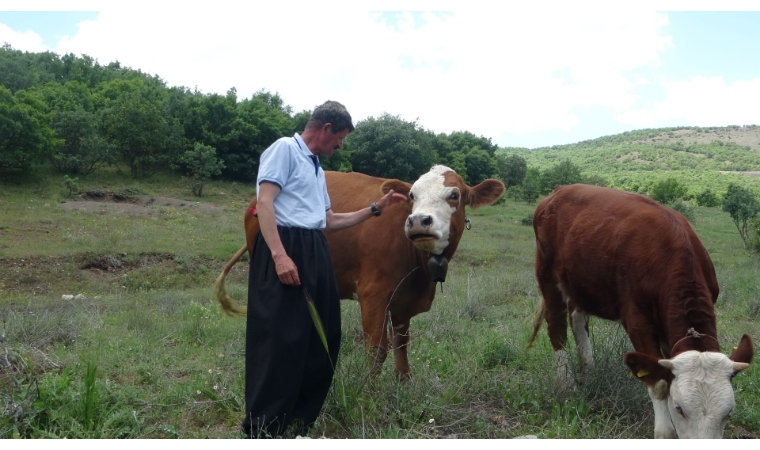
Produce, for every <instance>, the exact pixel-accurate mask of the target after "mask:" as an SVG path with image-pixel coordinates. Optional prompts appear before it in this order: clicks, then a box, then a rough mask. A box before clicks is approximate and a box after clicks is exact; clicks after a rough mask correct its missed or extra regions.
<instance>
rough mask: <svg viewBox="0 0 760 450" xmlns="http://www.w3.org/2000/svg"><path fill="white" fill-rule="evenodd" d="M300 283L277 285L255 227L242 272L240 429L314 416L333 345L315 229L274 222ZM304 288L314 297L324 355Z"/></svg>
mask: <svg viewBox="0 0 760 450" xmlns="http://www.w3.org/2000/svg"><path fill="white" fill-rule="evenodd" d="M278 232H279V235H280V239H281V240H282V244H283V246H284V247H285V251H286V252H287V254H288V256H290V258H291V259H292V260H293V262H294V263H295V265H296V267H297V268H298V277H299V278H300V280H301V285H300V286H288V285H285V284H282V283H281V282H280V280H279V278H278V277H277V272H276V270H275V265H274V261H273V260H272V255H271V252H270V250H269V247H268V246H267V243H266V241H265V240H264V237H263V236H262V235H261V233H260V232H259V234H258V236H257V237H256V243H255V246H254V250H253V255H251V260H250V261H251V262H250V270H249V276H248V318H247V323H246V351H245V410H246V417H245V419H244V420H243V424H242V426H243V432H244V433H245V434H246V435H247V436H248V437H253V438H257V437H268V436H271V437H275V436H278V435H281V434H282V433H284V432H285V430H286V429H287V428H288V427H289V426H290V425H291V424H297V425H298V426H299V427H301V428H300V429H299V430H297V431H296V432H304V431H305V430H306V429H307V428H308V427H309V426H311V425H312V424H313V423H314V421H315V420H316V419H317V416H318V415H319V411H320V410H321V409H322V405H323V403H324V401H325V398H327V393H328V391H329V390H330V384H331V383H332V378H333V373H334V365H335V364H337V363H338V350H339V347H340V333H341V329H340V300H339V298H338V287H337V282H336V279H335V273H334V271H333V266H332V258H331V257H330V250H329V247H328V246H327V240H326V239H325V237H324V235H323V234H322V232H321V231H319V230H307V229H303V228H286V227H278ZM304 290H306V291H307V292H308V293H309V296H310V297H311V299H312V300H313V301H314V304H315V306H316V309H317V312H318V314H319V317H320V320H321V322H322V326H323V328H324V331H325V335H326V338H327V343H328V348H329V349H330V352H329V357H328V353H327V351H326V350H325V347H324V345H323V343H322V340H321V338H320V336H319V334H318V333H317V330H316V327H315V325H314V322H313V319H312V317H311V314H310V312H309V307H308V304H307V301H306V297H305V295H304Z"/></svg>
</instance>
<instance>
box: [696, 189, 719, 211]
mask: <svg viewBox="0 0 760 450" xmlns="http://www.w3.org/2000/svg"><path fill="white" fill-rule="evenodd" d="M696 201H697V205H698V206H707V207H713V206H718V205H720V200H718V194H716V193H715V192H713V191H712V190H710V188H707V189H705V190H704V191H702V192H700V193H699V194H697V196H696Z"/></svg>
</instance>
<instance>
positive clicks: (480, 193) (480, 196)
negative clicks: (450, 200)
mask: <svg viewBox="0 0 760 450" xmlns="http://www.w3.org/2000/svg"><path fill="white" fill-rule="evenodd" d="M506 190H507V189H506V188H505V187H504V183H502V182H501V181H499V180H494V179H490V178H489V179H488V180H484V181H482V182H481V183H480V184H478V185H477V186H473V187H469V186H468V187H467V189H466V190H465V199H464V202H465V204H466V205H468V206H470V207H471V208H477V207H479V206H486V205H490V204H491V203H493V202H495V201H496V200H498V199H499V197H501V195H502V194H503V193H504V191H506Z"/></svg>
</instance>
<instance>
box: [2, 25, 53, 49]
mask: <svg viewBox="0 0 760 450" xmlns="http://www.w3.org/2000/svg"><path fill="white" fill-rule="evenodd" d="M6 42H7V43H9V44H10V45H11V47H13V49H14V50H21V51H25V52H44V51H46V50H48V49H47V48H46V47H45V46H44V45H43V44H42V37H40V35H39V34H37V33H35V32H34V31H24V32H19V31H15V30H12V29H11V28H10V27H9V26H8V25H5V24H2V23H0V44H4V43H6Z"/></svg>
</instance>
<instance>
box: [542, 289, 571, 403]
mask: <svg viewBox="0 0 760 450" xmlns="http://www.w3.org/2000/svg"><path fill="white" fill-rule="evenodd" d="M539 287H540V289H541V294H542V295H543V297H544V318H545V319H546V325H547V328H548V331H549V341H551V344H552V347H553V348H554V362H555V363H556V367H557V383H558V385H559V387H560V389H563V390H566V389H568V388H570V387H572V385H573V377H572V374H571V373H570V366H569V365H568V361H567V351H566V350H565V347H566V345H567V304H566V303H565V300H564V299H563V296H562V292H561V291H560V290H559V289H558V286H557V285H556V284H555V283H554V281H552V280H551V279H549V280H546V279H545V278H544V277H540V278H539Z"/></svg>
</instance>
